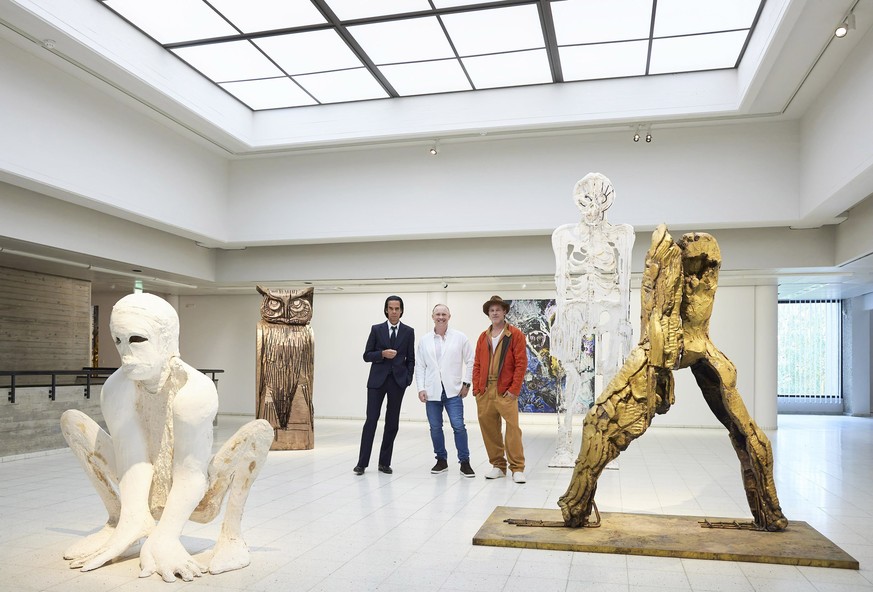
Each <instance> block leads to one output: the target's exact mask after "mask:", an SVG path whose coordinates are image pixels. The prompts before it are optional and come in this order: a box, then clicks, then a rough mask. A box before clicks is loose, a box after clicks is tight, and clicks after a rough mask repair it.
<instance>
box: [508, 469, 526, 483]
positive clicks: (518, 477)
mask: <svg viewBox="0 0 873 592" xmlns="http://www.w3.org/2000/svg"><path fill="white" fill-rule="evenodd" d="M512 480H513V481H515V482H516V483H527V479H526V478H525V476H524V472H522V471H516V472H514V473H513V474H512Z"/></svg>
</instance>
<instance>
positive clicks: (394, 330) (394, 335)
mask: <svg viewBox="0 0 873 592" xmlns="http://www.w3.org/2000/svg"><path fill="white" fill-rule="evenodd" d="M396 341H397V326H396V325H395V326H394V327H391V339H390V341H389V342H388V343H389V344H390V345H391V349H394V343H395V342H396Z"/></svg>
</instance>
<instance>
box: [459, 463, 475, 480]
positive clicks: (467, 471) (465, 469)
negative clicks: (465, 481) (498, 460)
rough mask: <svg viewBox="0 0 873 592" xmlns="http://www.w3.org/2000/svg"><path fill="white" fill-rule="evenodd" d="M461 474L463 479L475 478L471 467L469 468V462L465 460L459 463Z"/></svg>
mask: <svg viewBox="0 0 873 592" xmlns="http://www.w3.org/2000/svg"><path fill="white" fill-rule="evenodd" d="M461 474H462V475H463V476H464V477H475V476H476V473H474V472H473V467H471V466H470V461H468V460H465V461H461Z"/></svg>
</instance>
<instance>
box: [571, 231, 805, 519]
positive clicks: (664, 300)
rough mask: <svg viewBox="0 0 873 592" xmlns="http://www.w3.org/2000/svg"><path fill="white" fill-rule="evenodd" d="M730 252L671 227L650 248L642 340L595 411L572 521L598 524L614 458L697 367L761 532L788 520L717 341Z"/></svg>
mask: <svg viewBox="0 0 873 592" xmlns="http://www.w3.org/2000/svg"><path fill="white" fill-rule="evenodd" d="M720 266H721V254H720V252H719V248H718V244H717V243H716V241H715V239H714V238H713V237H712V236H710V235H708V234H704V233H689V234H685V235H684V236H683V237H682V238H681V239H680V240H679V242H678V243H675V242H674V241H673V239H672V237H671V236H670V234H669V233H668V232H667V228H666V226H664V225H661V226H659V227H658V228H657V229H656V230H655V232H654V234H653V236H652V245H651V247H650V248H649V252H648V253H647V254H646V267H645V270H644V272H643V283H642V290H641V292H642V315H641V317H642V318H641V326H640V327H641V330H640V333H641V336H640V342H639V345H637V346H636V347H635V348H634V349H633V350H632V351H631V353H630V356H629V357H628V359H627V361H626V362H625V364H624V366H623V367H622V368H621V370H619V372H618V374H617V375H616V376H615V377H614V378H613V379H612V381H611V382H610V383H609V385H608V386H607V387H606V388H605V389H604V391H603V392H602V393H601V395H600V397H599V398H598V399H597V401H596V402H595V404H594V406H593V407H592V408H591V410H590V411H589V412H588V414H587V416H586V417H585V420H584V423H583V428H582V447H581V450H580V451H579V456H578V458H577V459H576V466H575V469H574V471H573V478H572V480H571V481H570V485H569V487H568V489H567V491H566V493H564V495H563V496H562V497H561V498H560V500H559V501H558V505H559V506H560V508H561V512H562V514H563V518H564V525H565V526H571V527H579V526H596V525H597V519H596V518H595V520H594V521H589V518H590V516H591V513H592V511H594V512H595V513H596V506H595V505H594V493H595V491H596V489H597V479H598V478H599V477H600V473H601V472H602V471H603V468H604V467H605V466H606V464H607V463H608V462H610V461H611V460H613V459H614V458H616V457H617V456H618V455H619V453H620V452H622V451H623V450H626V449H627V447H628V446H629V445H630V443H631V442H632V441H633V440H635V439H636V438H638V437H640V436H641V435H642V434H643V432H645V431H646V429H647V428H648V427H649V425H651V423H652V419H653V418H654V416H655V415H656V414H662V413H666V412H667V411H668V410H669V409H670V406H671V405H672V404H673V402H674V395H673V373H672V371H673V370H675V369H679V368H691V372H692V373H693V374H694V378H695V379H696V380H697V384H698V386H699V387H700V390H701V392H702V393H703V397H704V399H705V400H706V403H707V404H708V405H709V408H710V409H711V410H712V412H713V413H714V414H715V416H716V417H717V418H718V420H719V421H720V422H721V423H722V424H723V425H724V426H725V427H726V428H727V430H728V434H729V436H730V439H731V443H732V444H733V446H734V449H735V450H736V453H737V456H738V457H739V460H740V465H741V469H742V478H743V487H744V488H745V490H746V498H747V499H748V502H749V507H750V508H751V511H752V516H753V518H754V522H753V527H754V528H755V529H756V530H766V531H780V530H784V529H785V528H786V527H787V526H788V520H787V519H786V518H785V516H784V515H783V514H782V509H781V508H780V506H779V499H778V497H777V496H776V486H775V484H774V481H773V454H772V450H771V447H770V442H769V440H768V439H767V436H766V435H765V434H764V433H763V432H762V431H761V430H760V429H759V428H758V426H757V425H756V424H755V421H754V420H753V419H752V418H751V417H750V416H749V413H748V411H747V410H746V407H745V405H744V404H743V401H742V399H741V398H740V394H739V392H738V391H737V388H736V377H737V372H736V367H735V366H734V365H733V363H731V361H730V360H729V359H728V358H727V356H725V355H724V354H723V353H722V352H721V351H719V350H718V348H717V347H716V346H715V344H714V343H713V342H712V340H711V339H710V337H709V319H710V316H711V314H712V306H713V302H714V300H715V291H716V288H717V287H718V270H719V267H720Z"/></svg>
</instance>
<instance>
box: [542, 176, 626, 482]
mask: <svg viewBox="0 0 873 592" xmlns="http://www.w3.org/2000/svg"><path fill="white" fill-rule="evenodd" d="M614 199H615V192H614V190H613V187H612V183H610V181H609V179H607V178H606V177H605V176H603V175H601V174H600V173H589V174H587V175H585V177H584V178H582V180H580V181H579V182H578V183H576V186H575V187H574V189H573V200H574V201H575V202H576V205H577V206H578V208H579V210H580V211H581V213H582V219H581V220H580V221H579V223H577V224H564V225H563V226H559V227H558V228H556V229H555V231H554V232H553V233H552V249H553V250H554V253H555V287H556V288H557V298H556V300H555V304H556V309H557V312H556V315H555V322H554V325H553V327H552V341H551V348H552V349H551V351H552V355H553V356H555V357H556V358H557V359H558V360H559V361H560V362H561V365H562V367H563V369H564V373H565V376H566V380H565V384H564V387H563V389H559V392H558V409H557V416H558V441H557V444H556V447H555V454H554V456H553V457H552V460H551V461H550V462H549V466H551V467H572V466H573V465H574V463H575V454H574V453H573V413H574V412H578V411H584V410H585V408H587V407H588V406H590V405H591V404H592V403H593V401H594V389H593V387H594V384H593V382H594V380H593V379H594V375H595V374H599V375H600V376H602V379H603V384H604V385H606V384H607V383H608V382H609V381H610V380H611V379H612V377H613V376H615V373H616V372H618V370H619V368H621V366H622V364H624V360H625V358H626V357H627V355H628V353H629V352H630V349H631V338H632V329H631V324H630V258H631V249H632V248H633V244H634V229H633V227H632V226H631V225H629V224H618V225H612V224H610V223H609V222H607V220H606V210H608V209H609V207H610V206H611V205H612V202H613V201H614ZM590 335H594V341H595V347H594V357H595V359H594V360H591V358H590V356H587V355H586V353H585V351H584V348H585V340H586V339H589V336H590ZM592 367H593V369H594V371H593V372H592V371H591V369H592ZM577 407H581V409H577Z"/></svg>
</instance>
